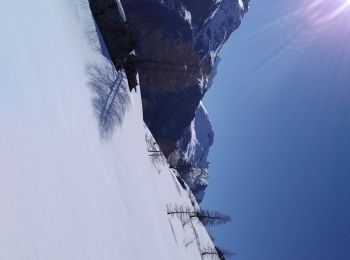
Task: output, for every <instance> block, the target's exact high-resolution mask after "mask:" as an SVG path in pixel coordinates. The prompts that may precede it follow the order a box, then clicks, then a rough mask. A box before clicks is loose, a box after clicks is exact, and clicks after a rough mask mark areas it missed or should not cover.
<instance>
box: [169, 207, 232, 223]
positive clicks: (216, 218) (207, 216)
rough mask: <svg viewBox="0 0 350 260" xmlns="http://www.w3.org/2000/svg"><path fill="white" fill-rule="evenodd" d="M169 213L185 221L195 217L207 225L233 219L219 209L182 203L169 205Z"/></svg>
mask: <svg viewBox="0 0 350 260" xmlns="http://www.w3.org/2000/svg"><path fill="white" fill-rule="evenodd" d="M167 213H168V215H173V216H177V217H178V218H179V219H181V220H182V221H183V222H185V223H186V222H187V221H188V220H191V219H193V218H196V219H198V220H199V221H200V222H202V224H203V225H205V226H214V225H220V224H226V223H228V222H230V221H231V217H230V216H228V215H225V214H223V213H221V212H219V211H214V210H203V209H196V208H192V207H188V206H182V205H168V207H167Z"/></svg>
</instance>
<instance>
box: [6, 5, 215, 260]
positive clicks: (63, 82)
mask: <svg viewBox="0 0 350 260" xmlns="http://www.w3.org/2000/svg"><path fill="white" fill-rule="evenodd" d="M0 25H1V28H2V40H1V41H0V57H1V59H0V259H1V260H55V259H57V260H58V259H59V260H80V259H81V260H89V259H91V260H102V259H106V260H109V259H111V260H112V259H113V260H116V259H149V260H158V259H159V260H168V259H169V260H170V259H174V260H185V259H191V260H194V259H201V254H200V251H199V248H204V247H207V246H210V245H212V242H211V240H210V238H209V236H208V234H207V232H206V230H205V229H204V227H203V226H202V225H201V224H199V223H196V222H194V228H195V230H196V232H197V234H198V240H197V239H196V238H195V232H194V230H193V227H192V225H190V224H187V225H185V226H183V225H182V223H181V222H180V220H179V219H178V218H176V217H173V218H171V217H169V216H168V215H167V209H166V208H167V205H174V204H177V205H185V206H191V203H194V202H193V201H191V199H190V197H191V196H190V194H189V192H188V191H187V190H185V189H183V188H182V187H181V185H180V184H179V182H178V181H177V179H176V177H175V175H176V172H173V171H172V170H170V169H169V167H168V165H167V163H166V162H165V161H164V159H162V158H161V159H159V160H158V162H156V163H154V162H152V161H151V160H150V157H151V156H149V152H147V145H146V142H145V136H146V135H147V136H148V138H151V135H150V133H149V131H148V129H147V128H146V127H145V126H144V123H143V120H142V106H141V98H140V92H139V91H138V92H137V93H135V92H132V93H130V97H129V98H130V103H129V104H128V106H127V109H126V113H125V115H124V116H123V120H122V123H121V124H120V125H117V126H116V127H115V129H114V132H113V135H111V136H109V137H108V138H101V134H100V132H99V127H98V121H97V118H96V116H95V112H94V109H93V106H92V102H91V100H92V98H93V96H94V93H93V92H92V90H91V88H89V86H88V85H89V84H88V83H89V80H90V79H89V74H88V73H87V66H88V65H89V64H97V65H99V64H103V63H105V62H107V61H106V59H105V58H104V57H103V56H102V54H101V51H100V50H101V46H100V43H99V40H98V37H97V33H96V28H95V25H94V22H93V19H92V16H91V13H90V10H89V8H88V3H87V0H60V1H42V0H40V1H39V0H31V1H20V0H3V1H2V3H1V9H0ZM194 205H195V206H198V205H196V203H194Z"/></svg>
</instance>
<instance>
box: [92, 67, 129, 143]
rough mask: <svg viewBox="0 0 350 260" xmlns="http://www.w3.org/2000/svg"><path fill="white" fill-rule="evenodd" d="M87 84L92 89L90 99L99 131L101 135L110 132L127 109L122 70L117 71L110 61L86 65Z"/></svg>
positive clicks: (120, 121) (127, 102)
mask: <svg viewBox="0 0 350 260" xmlns="http://www.w3.org/2000/svg"><path fill="white" fill-rule="evenodd" d="M87 73H88V75H89V82H88V84H89V86H90V87H91V89H92V90H93V91H94V93H95V96H94V98H93V100H92V103H93V106H94V109H95V112H96V115H97V118H98V122H99V127H100V132H101V135H102V136H103V137H106V136H107V135H109V134H110V133H112V131H113V129H114V127H115V126H116V125H120V124H121V123H122V120H123V118H124V115H125V112H126V110H127V107H128V104H129V102H130V100H129V93H128V91H127V88H126V85H127V84H126V83H125V82H124V78H125V75H124V73H123V71H117V70H116V69H115V68H114V65H113V64H111V63H110V62H107V61H106V62H103V63H102V64H89V65H88V66H87Z"/></svg>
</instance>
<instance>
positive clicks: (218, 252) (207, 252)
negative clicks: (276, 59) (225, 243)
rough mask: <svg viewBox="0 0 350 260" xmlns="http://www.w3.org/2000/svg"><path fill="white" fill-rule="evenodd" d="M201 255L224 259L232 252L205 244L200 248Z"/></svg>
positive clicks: (231, 254)
mask: <svg viewBox="0 0 350 260" xmlns="http://www.w3.org/2000/svg"><path fill="white" fill-rule="evenodd" d="M201 255H202V256H203V257H207V258H210V259H220V260H225V259H226V258H228V257H232V256H233V255H234V253H232V252H230V251H228V250H225V249H221V248H219V247H216V246H215V247H212V246H207V247H205V248H203V249H202V250H201Z"/></svg>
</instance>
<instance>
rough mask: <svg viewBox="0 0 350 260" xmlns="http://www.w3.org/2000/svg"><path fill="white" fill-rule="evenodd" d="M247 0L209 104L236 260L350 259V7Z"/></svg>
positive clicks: (220, 205)
mask: <svg viewBox="0 0 350 260" xmlns="http://www.w3.org/2000/svg"><path fill="white" fill-rule="evenodd" d="M305 2H306V1H301V0H284V1H276V0H265V1H252V2H251V8H250V11H249V13H248V14H247V16H246V17H245V19H244V21H243V24H242V26H241V27H240V29H239V30H238V31H236V32H235V33H234V34H233V35H232V36H231V38H230V40H229V41H228V43H227V44H226V45H225V46H224V48H223V50H222V51H221V54H220V56H221V57H222V62H221V63H220V65H219V72H218V75H217V77H216V79H215V82H214V86H213V87H212V89H211V90H210V91H209V92H208V93H207V95H206V97H205V100H204V102H205V104H206V107H207V109H208V111H209V113H210V117H211V121H212V124H213V127H214V131H215V143H214V146H213V147H212V149H211V152H210V179H209V182H210V183H209V188H208V190H207V193H206V197H205V201H204V203H203V206H205V207H208V208H213V209H220V210H222V211H224V212H225V213H228V214H230V215H231V216H232V220H233V221H232V223H231V224H230V225H226V226H222V227H217V228H215V229H214V230H213V233H214V234H215V236H216V241H217V243H218V244H219V245H221V246H223V247H225V248H227V249H230V250H232V251H234V252H236V253H237V256H236V257H235V259H239V260H255V259H259V260H274V259H276V260H289V259H290V260H323V259H324V260H326V259H327V260H349V259H350V1H348V2H346V1H340V0H335V1H329V0H311V1H307V3H305Z"/></svg>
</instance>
